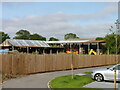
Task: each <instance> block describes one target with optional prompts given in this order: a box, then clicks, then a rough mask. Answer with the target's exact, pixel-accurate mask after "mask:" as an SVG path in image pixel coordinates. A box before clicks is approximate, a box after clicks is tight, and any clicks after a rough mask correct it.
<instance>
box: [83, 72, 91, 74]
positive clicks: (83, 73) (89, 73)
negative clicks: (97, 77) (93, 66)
mask: <svg viewBox="0 0 120 90" xmlns="http://www.w3.org/2000/svg"><path fill="white" fill-rule="evenodd" d="M82 74H92V72H84V73H82Z"/></svg>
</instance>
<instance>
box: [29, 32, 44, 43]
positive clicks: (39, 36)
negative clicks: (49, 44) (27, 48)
mask: <svg viewBox="0 0 120 90" xmlns="http://www.w3.org/2000/svg"><path fill="white" fill-rule="evenodd" d="M29 39H30V40H42V41H46V38H45V37H42V36H41V35H39V34H37V33H35V34H33V35H30V38H29Z"/></svg>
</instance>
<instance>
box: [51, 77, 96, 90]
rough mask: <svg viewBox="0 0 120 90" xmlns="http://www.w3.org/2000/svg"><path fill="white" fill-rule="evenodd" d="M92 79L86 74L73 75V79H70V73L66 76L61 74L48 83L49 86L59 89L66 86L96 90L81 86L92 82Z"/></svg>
mask: <svg viewBox="0 0 120 90" xmlns="http://www.w3.org/2000/svg"><path fill="white" fill-rule="evenodd" d="M93 81H94V80H92V79H91V77H87V76H79V75H74V79H72V75H66V76H61V77H57V78H55V79H53V80H52V81H51V82H50V83H49V85H50V87H51V88H54V89H55V90H56V89H59V88H62V90H63V89H64V90H65V89H66V88H71V89H72V88H75V89H77V88H78V89H80V88H84V89H89V90H98V89H94V88H86V87H83V86H84V85H86V84H88V83H91V82H93Z"/></svg>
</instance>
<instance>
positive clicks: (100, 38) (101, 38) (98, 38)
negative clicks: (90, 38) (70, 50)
mask: <svg viewBox="0 0 120 90" xmlns="http://www.w3.org/2000/svg"><path fill="white" fill-rule="evenodd" d="M95 40H104V38H103V37H97V38H96V39H95Z"/></svg>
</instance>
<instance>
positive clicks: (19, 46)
mask: <svg viewBox="0 0 120 90" xmlns="http://www.w3.org/2000/svg"><path fill="white" fill-rule="evenodd" d="M0 47H1V49H9V51H12V50H18V51H19V52H27V53H32V52H38V53H43V51H44V48H49V47H50V46H49V45H48V44H47V43H46V42H45V41H38V40H17V39H7V40H5V41H4V42H3V43H2V44H0Z"/></svg>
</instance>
